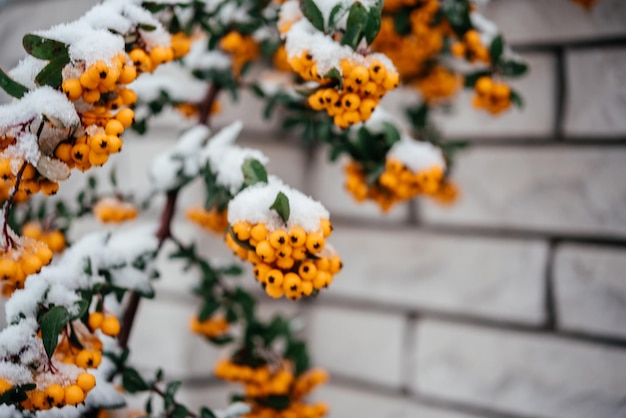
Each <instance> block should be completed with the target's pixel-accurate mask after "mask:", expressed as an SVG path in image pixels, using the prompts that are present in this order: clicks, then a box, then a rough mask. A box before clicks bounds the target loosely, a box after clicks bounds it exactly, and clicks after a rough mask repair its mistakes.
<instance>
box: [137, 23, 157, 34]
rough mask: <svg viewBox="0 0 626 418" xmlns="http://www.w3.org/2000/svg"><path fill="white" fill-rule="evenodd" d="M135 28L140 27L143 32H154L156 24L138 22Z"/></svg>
mask: <svg viewBox="0 0 626 418" xmlns="http://www.w3.org/2000/svg"><path fill="white" fill-rule="evenodd" d="M137 29H141V30H142V31H144V32H154V31H155V30H156V26H154V25H149V24H147V23H140V24H138V25H137Z"/></svg>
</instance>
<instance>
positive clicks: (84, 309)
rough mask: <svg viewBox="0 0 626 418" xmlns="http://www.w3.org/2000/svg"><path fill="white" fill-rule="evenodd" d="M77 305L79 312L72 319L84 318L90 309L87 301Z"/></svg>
mask: <svg viewBox="0 0 626 418" xmlns="http://www.w3.org/2000/svg"><path fill="white" fill-rule="evenodd" d="M76 305H77V306H78V312H77V313H76V315H74V316H73V317H72V319H79V318H82V317H83V315H85V314H86V313H87V310H88V309H89V302H88V301H86V300H79V301H78V302H76Z"/></svg>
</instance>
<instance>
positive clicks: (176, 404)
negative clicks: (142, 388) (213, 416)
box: [150, 384, 198, 418]
mask: <svg viewBox="0 0 626 418" xmlns="http://www.w3.org/2000/svg"><path fill="white" fill-rule="evenodd" d="M150 389H151V390H152V392H154V393H156V394H157V395H159V396H160V397H162V398H164V397H165V393H164V392H163V391H162V390H161V389H159V388H158V387H157V385H156V384H154V385H152V388H150ZM173 404H174V406H178V405H180V404H179V403H178V402H176V401H174V402H173ZM166 416H168V417H169V414H168V415H166ZM187 416H188V417H191V418H198V415H196V414H195V413H193V412H191V411H187Z"/></svg>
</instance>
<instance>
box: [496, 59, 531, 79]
mask: <svg viewBox="0 0 626 418" xmlns="http://www.w3.org/2000/svg"><path fill="white" fill-rule="evenodd" d="M499 72H500V74H501V75H502V77H511V78H515V77H521V76H523V75H524V74H526V73H527V72H528V64H526V63H525V62H521V61H513V60H510V61H504V62H502V63H500V66H499Z"/></svg>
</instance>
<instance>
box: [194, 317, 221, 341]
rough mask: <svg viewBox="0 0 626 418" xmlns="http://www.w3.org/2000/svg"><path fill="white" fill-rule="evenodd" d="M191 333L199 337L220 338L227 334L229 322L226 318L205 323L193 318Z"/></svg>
mask: <svg viewBox="0 0 626 418" xmlns="http://www.w3.org/2000/svg"><path fill="white" fill-rule="evenodd" d="M189 328H190V329H191V331H192V332H193V333H195V334H198V335H203V336H205V337H208V338H215V337H218V336H220V335H222V334H224V333H225V332H226V330H227V329H228V321H227V320H226V319H225V318H222V317H217V318H209V319H207V320H205V321H200V319H199V318H198V317H196V316H194V317H193V318H191V321H190V323H189Z"/></svg>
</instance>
